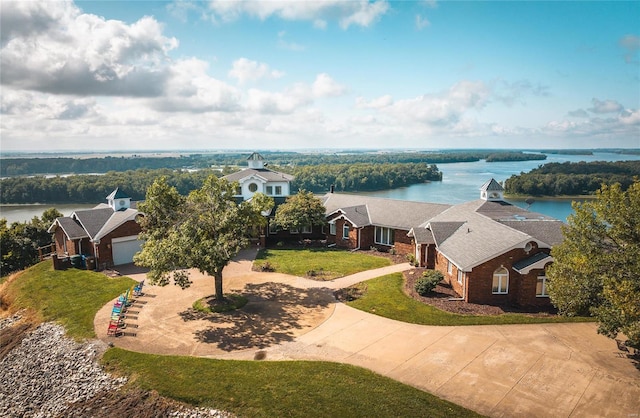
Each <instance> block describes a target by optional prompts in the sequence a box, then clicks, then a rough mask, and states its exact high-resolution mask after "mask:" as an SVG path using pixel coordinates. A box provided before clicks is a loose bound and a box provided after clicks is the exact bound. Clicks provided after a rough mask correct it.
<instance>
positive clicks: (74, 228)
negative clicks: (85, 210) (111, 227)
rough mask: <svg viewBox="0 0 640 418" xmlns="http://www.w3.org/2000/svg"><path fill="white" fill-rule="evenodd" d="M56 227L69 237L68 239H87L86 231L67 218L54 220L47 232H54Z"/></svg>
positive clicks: (76, 222)
mask: <svg viewBox="0 0 640 418" xmlns="http://www.w3.org/2000/svg"><path fill="white" fill-rule="evenodd" d="M56 225H58V226H59V227H60V228H62V230H63V231H64V233H65V235H66V236H67V237H69V239H80V238H87V237H89V235H87V231H85V230H84V229H83V228H82V226H81V225H80V224H79V223H78V221H76V220H74V219H71V218H69V217H60V218H56V220H55V221H54V222H53V224H52V225H51V227H50V228H49V230H48V232H54V230H55V226H56Z"/></svg>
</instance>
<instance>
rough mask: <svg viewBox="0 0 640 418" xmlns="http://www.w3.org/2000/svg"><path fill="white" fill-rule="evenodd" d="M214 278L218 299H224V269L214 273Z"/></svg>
mask: <svg viewBox="0 0 640 418" xmlns="http://www.w3.org/2000/svg"><path fill="white" fill-rule="evenodd" d="M213 280H214V283H215V286H216V300H223V299H224V295H223V294H222V270H220V271H216V273H215V274H214V275H213Z"/></svg>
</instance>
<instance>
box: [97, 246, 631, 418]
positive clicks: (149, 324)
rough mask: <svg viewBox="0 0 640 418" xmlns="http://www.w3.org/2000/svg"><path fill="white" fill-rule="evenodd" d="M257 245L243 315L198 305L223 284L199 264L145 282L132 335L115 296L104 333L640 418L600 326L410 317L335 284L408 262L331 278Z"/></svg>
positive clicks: (493, 403) (234, 266)
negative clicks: (267, 265) (190, 273)
mask: <svg viewBox="0 0 640 418" xmlns="http://www.w3.org/2000/svg"><path fill="white" fill-rule="evenodd" d="M251 251H255V250H251ZM253 254H254V253H252V252H245V253H243V254H241V257H240V258H238V259H237V260H236V261H234V262H232V263H231V264H230V265H229V266H228V268H227V269H225V274H224V277H225V289H226V291H233V290H237V291H242V292H243V293H245V294H247V295H248V297H249V299H250V303H249V305H247V308H245V309H243V310H242V311H243V313H241V314H240V313H236V314H229V315H224V314H221V315H214V316H211V317H208V318H198V317H194V316H193V315H189V314H188V312H189V308H190V306H191V304H192V303H193V302H194V301H195V300H197V299H199V298H202V297H204V296H207V295H209V294H211V293H212V292H213V279H212V278H209V277H203V276H201V275H198V274H194V277H193V278H194V284H193V285H192V286H191V287H190V288H189V289H186V290H181V289H180V288H177V287H175V286H173V285H169V286H167V287H157V286H148V287H145V293H146V295H145V296H144V297H142V298H140V299H139V301H138V303H136V304H135V305H134V307H133V308H132V311H133V312H134V313H133V314H132V315H131V319H130V320H128V321H129V322H130V323H131V326H130V327H127V329H126V332H127V335H125V336H123V337H118V338H113V337H107V336H106V328H107V326H106V324H107V323H108V317H109V312H110V306H109V305H107V306H105V307H104V308H103V309H102V310H101V311H100V312H99V313H98V315H97V316H96V320H95V326H96V332H97V334H98V336H99V337H100V338H102V339H104V340H105V341H109V342H112V343H113V344H114V345H116V346H119V347H123V348H126V349H129V350H133V351H139V352H149V353H157V354H178V355H194V356H204V357H215V358H222V359H244V360H252V359H254V356H255V354H256V352H257V351H261V352H263V353H264V354H266V360H294V359H297V360H300V359H303V360H326V361H336V362H343V363H349V364H354V365H357V366H362V367H365V368H368V369H371V370H373V371H375V372H378V373H380V374H383V375H385V376H389V377H391V378H393V379H396V380H398V381H400V382H403V383H406V384H409V385H412V386H415V387H417V388H420V389H423V390H426V391H428V392H431V393H434V394H436V395H438V396H440V397H442V398H444V399H447V400H450V401H452V402H454V403H457V404H459V405H462V406H465V407H467V408H470V409H473V410H475V411H477V412H480V413H482V414H486V415H489V416H494V417H515V416H526V417H623V418H637V417H640V370H639V369H638V367H640V366H638V364H637V363H634V362H633V361H632V360H630V359H629V358H627V357H626V355H625V353H623V352H621V351H619V350H618V348H617V346H616V343H615V342H614V341H612V340H610V339H608V338H605V337H603V336H601V335H598V334H597V333H596V326H595V324H592V323H565V324H535V325H499V326H498V325H490V326H460V327H437V326H422V325H414V324H407V323H403V322H398V321H393V320H390V319H386V318H382V317H379V316H376V315H371V314H368V313H365V312H362V311H359V310H356V309H352V308H350V307H348V306H346V305H344V304H342V303H336V302H335V300H334V299H333V296H332V290H333V289H336V288H339V287H342V286H345V285H348V284H351V283H354V282H355V281H360V280H366V279H368V278H371V277H375V276H379V275H384V274H387V273H388V272H392V271H401V270H402V269H406V268H408V265H396V266H392V267H391V268H387V269H382V270H377V271H373V272H368V273H361V274H359V275H358V276H357V277H356V278H354V277H353V276H350V277H348V278H343V279H338V280H336V281H333V282H327V283H320V282H313V281H310V280H306V279H302V278H299V277H292V276H287V275H282V274H275V273H257V272H252V271H251V268H250V266H251V261H252V259H253ZM130 276H131V277H133V278H136V279H138V280H142V279H143V278H144V273H135V274H131V275H130Z"/></svg>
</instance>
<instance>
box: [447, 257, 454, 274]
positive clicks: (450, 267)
mask: <svg viewBox="0 0 640 418" xmlns="http://www.w3.org/2000/svg"><path fill="white" fill-rule="evenodd" d="M447 273H449V274H452V273H453V264H451V261H449V260H447Z"/></svg>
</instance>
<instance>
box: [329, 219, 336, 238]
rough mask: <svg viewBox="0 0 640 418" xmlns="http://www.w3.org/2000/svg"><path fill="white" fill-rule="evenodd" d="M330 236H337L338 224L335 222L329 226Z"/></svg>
mask: <svg viewBox="0 0 640 418" xmlns="http://www.w3.org/2000/svg"><path fill="white" fill-rule="evenodd" d="M329 234H331V235H335V234H336V224H335V223H334V222H331V223H330V224H329Z"/></svg>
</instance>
